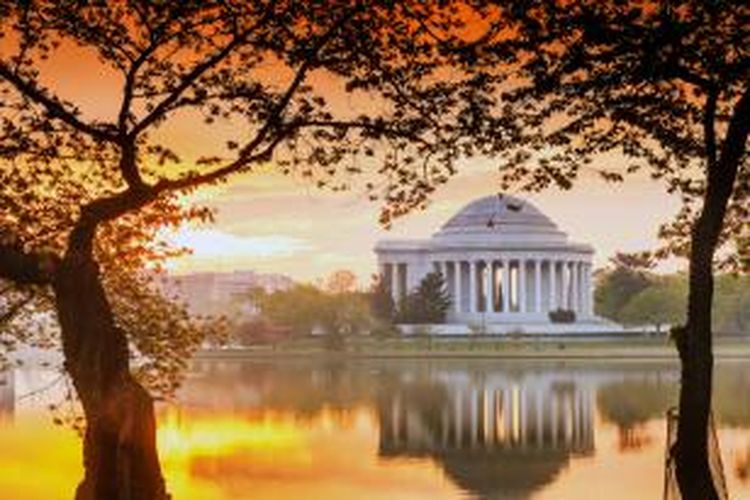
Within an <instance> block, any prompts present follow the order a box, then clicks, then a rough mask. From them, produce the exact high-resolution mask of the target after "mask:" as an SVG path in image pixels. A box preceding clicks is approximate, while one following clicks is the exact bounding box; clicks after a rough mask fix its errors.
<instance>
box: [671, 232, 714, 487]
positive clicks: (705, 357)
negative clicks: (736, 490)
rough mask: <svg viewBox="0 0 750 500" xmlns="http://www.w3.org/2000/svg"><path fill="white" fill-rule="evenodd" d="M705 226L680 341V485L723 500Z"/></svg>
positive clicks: (693, 257)
mask: <svg viewBox="0 0 750 500" xmlns="http://www.w3.org/2000/svg"><path fill="white" fill-rule="evenodd" d="M701 228H702V224H701V223H700V222H699V223H698V225H697V226H696V230H695V231H694V235H693V245H692V249H691V254H690V278H689V280H690V291H689V296H688V320H687V325H686V327H685V330H684V332H683V338H681V339H680V340H679V342H678V346H679V351H680V360H681V362H682V384H681V386H680V403H679V420H678V427H677V481H678V483H679V486H680V492H681V493H682V497H683V498H684V499H686V500H689V499H701V500H704V499H705V500H710V499H715V498H718V495H717V493H716V489H715V487H714V483H713V478H712V476H711V469H710V465H709V459H708V456H709V455H708V421H709V413H710V411H711V392H712V387H711V383H712V375H713V351H712V342H711V303H712V297H713V275H712V272H713V269H712V260H713V247H711V246H710V245H707V244H706V240H705V239H704V238H705V235H704V234H703V232H702V230H701Z"/></svg>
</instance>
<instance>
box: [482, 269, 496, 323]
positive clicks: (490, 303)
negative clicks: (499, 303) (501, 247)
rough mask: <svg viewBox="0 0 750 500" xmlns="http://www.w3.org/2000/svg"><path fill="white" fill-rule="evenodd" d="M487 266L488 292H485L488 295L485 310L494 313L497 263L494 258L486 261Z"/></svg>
mask: <svg viewBox="0 0 750 500" xmlns="http://www.w3.org/2000/svg"><path fill="white" fill-rule="evenodd" d="M486 262H487V263H486V268H487V280H486V283H487V288H486V290H487V293H486V294H485V297H486V307H485V308H484V311H485V312H488V313H494V312H495V269H494V267H495V263H494V261H493V260H492V259H488V260H487V261H486Z"/></svg>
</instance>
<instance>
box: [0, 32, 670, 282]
mask: <svg viewBox="0 0 750 500" xmlns="http://www.w3.org/2000/svg"><path fill="white" fill-rule="evenodd" d="M4 45H5V46H3V45H1V44H0V56H3V57H6V56H7V55H8V51H9V50H10V49H9V46H8V45H9V44H8V43H7V42H6V43H5V44H4ZM41 70H42V71H41V81H42V82H43V83H44V84H45V85H46V86H47V87H48V88H50V89H53V90H54V91H55V93H56V94H57V95H58V96H60V97H62V98H65V99H69V100H70V101H72V102H75V103H76V104H78V106H79V109H80V110H81V113H82V116H83V117H85V118H88V119H92V120H96V119H106V120H112V119H113V117H115V116H116V114H117V110H118V106H119V91H120V90H121V81H122V80H121V76H120V75H119V74H117V73H115V72H113V71H112V70H111V69H109V68H108V67H107V65H105V64H102V62H101V61H100V60H97V58H96V56H95V55H94V54H92V53H87V52H85V50H84V49H81V48H78V47H66V46H63V47H62V48H61V49H60V50H59V51H58V53H57V54H56V56H55V57H54V58H53V59H52V60H50V61H49V62H48V63H45V64H44V65H43V66H42V68H41ZM274 71H276V70H275V69H274ZM317 76H318V77H319V76H320V75H317ZM284 77H285V74H284V72H283V71H280V72H277V73H275V74H274V78H280V79H284ZM315 77H316V75H313V78H315ZM330 90H331V92H329V95H331V94H332V95H333V96H334V99H336V100H337V101H338V102H337V103H336V105H337V107H341V108H349V109H344V112H345V113H346V112H353V113H357V112H359V111H361V110H362V108H361V107H360V108H357V106H366V105H367V104H366V103H365V104H363V103H361V102H360V103H358V102H357V101H356V100H354V99H350V98H348V97H338V93H339V90H337V89H335V88H332V89H330ZM235 128H236V124H232V123H221V122H217V123H216V124H214V125H212V126H207V125H205V124H203V123H202V122H201V120H200V118H199V117H197V116H189V115H187V116H184V117H180V119H178V120H172V121H171V122H169V123H167V124H166V125H165V126H163V127H162V128H161V129H160V130H159V135H160V136H163V138H165V139H167V140H166V141H165V143H168V144H170V145H172V146H175V149H176V150H177V152H178V153H180V154H182V158H183V159H184V160H185V164H184V165H185V166H188V167H190V166H192V164H191V158H196V157H198V156H200V155H202V154H212V153H213V152H214V151H215V148H216V147H217V144H219V145H221V144H223V143H224V140H225V138H226V137H227V136H231V135H232V132H236V130H234V129H235ZM235 135H236V134H235ZM601 162H602V164H603V165H604V164H607V165H612V164H613V163H615V164H624V163H625V160H624V158H621V157H617V156H611V157H607V158H602V159H601ZM497 181H498V178H497V174H496V162H492V161H490V160H472V161H471V162H470V163H464V164H463V165H462V167H461V169H460V172H459V174H458V175H457V176H456V177H454V178H453V180H452V181H451V182H449V184H448V185H446V186H443V187H441V188H440V189H439V190H438V192H437V193H436V195H435V196H434V201H433V203H432V204H431V205H430V206H429V207H428V209H427V210H426V211H424V212H419V213H413V214H411V215H409V216H407V217H404V218H402V219H399V220H397V221H396V222H395V223H394V226H393V228H392V229H391V230H390V231H385V230H383V229H382V228H380V227H378V223H377V217H378V210H379V206H378V204H377V202H370V201H368V200H367V196H366V194H365V190H364V189H360V188H359V187H358V186H357V182H356V180H355V181H354V182H353V186H352V189H351V190H350V191H348V192H344V193H331V192H324V191H320V190H318V189H316V188H315V187H314V186H313V185H312V184H311V183H306V182H304V181H302V180H299V179H295V178H289V177H285V176H283V175H281V174H280V173H278V172H277V171H276V169H275V168H274V165H273V164H272V163H271V164H268V165H266V166H264V167H262V168H259V169H256V171H254V172H252V173H247V174H242V175H239V176H235V177H232V178H231V179H230V180H229V182H228V183H226V184H223V185H221V186H218V187H207V188H202V189H201V190H199V191H198V192H197V193H195V194H194V195H191V199H193V200H197V201H199V202H201V203H205V204H207V205H209V206H212V207H214V208H216V210H217V218H216V222H215V224H211V225H205V226H200V227H190V228H183V229H182V230H180V231H179V232H177V233H176V234H169V235H167V237H168V238H169V239H171V240H173V241H174V242H176V243H179V244H184V245H186V246H190V247H192V248H193V249H194V253H193V255H191V256H187V257H183V258H181V259H179V260H176V261H173V262H172V263H171V265H170V268H171V270H172V271H173V272H175V273H186V272H195V271H232V270H257V271H262V272H280V273H284V274H287V275H289V276H291V277H292V278H295V279H299V280H314V279H316V278H320V277H324V276H326V275H327V274H329V273H330V272H331V271H333V270H337V269H351V270H353V271H354V272H356V273H357V274H358V275H359V277H360V279H361V280H362V281H363V282H366V281H367V280H368V277H369V275H370V274H372V273H373V272H374V271H375V255H374V253H373V246H374V244H375V242H376V241H377V240H378V239H380V238H397V237H410V238H421V237H427V236H429V235H430V234H431V233H433V232H434V231H435V230H437V229H438V228H439V227H440V225H441V224H442V223H444V222H445V221H446V220H447V219H448V218H449V217H450V216H451V215H452V214H453V213H454V212H455V211H457V210H459V209H460V208H461V207H462V206H463V205H465V204H466V203H468V202H469V201H471V200H473V199H475V198H478V197H481V196H486V195H489V194H494V193H496V192H497V189H498V187H497V186H498V182H497ZM513 194H518V193H513ZM521 196H527V197H528V199H530V200H532V201H533V202H534V203H535V204H536V205H537V206H538V207H539V208H540V209H541V210H542V211H543V212H545V213H546V214H547V215H548V216H550V217H551V218H552V219H553V220H554V221H555V222H556V223H557V224H558V225H559V226H560V228H561V229H563V230H564V231H567V232H568V234H569V236H570V238H571V239H573V240H576V241H581V242H587V243H590V244H592V245H593V246H594V248H595V250H596V257H595V264H596V265H597V266H601V265H603V264H605V263H606V261H607V259H608V258H609V257H611V256H612V255H613V254H614V253H615V252H616V251H639V250H646V249H649V248H653V247H654V245H655V244H656V241H657V240H656V231H657V228H658V225H659V223H660V222H663V221H666V220H668V219H669V218H670V217H671V216H672V215H673V214H674V213H675V212H676V210H677V208H678V205H679V200H678V199H677V198H674V197H670V196H669V195H667V194H666V192H665V189H664V186H663V185H662V184H661V183H660V182H656V181H651V180H650V179H649V178H648V177H647V176H646V175H643V176H641V177H637V176H636V177H629V178H627V180H626V182H625V183H624V184H619V185H610V184H606V183H604V182H603V181H602V180H600V179H599V177H598V176H596V175H595V174H594V173H591V172H589V173H586V172H585V171H584V173H583V175H582V178H581V179H580V180H579V182H578V183H577V184H576V185H575V187H574V189H573V190H571V191H567V192H561V191H554V190H551V191H547V192H543V193H540V194H534V195H523V194H522V195H521ZM682 266H684V263H683V262H677V263H671V264H670V265H668V266H663V268H665V269H674V268H675V267H682Z"/></svg>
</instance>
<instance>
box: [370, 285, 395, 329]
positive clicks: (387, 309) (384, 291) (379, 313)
mask: <svg viewBox="0 0 750 500" xmlns="http://www.w3.org/2000/svg"><path fill="white" fill-rule="evenodd" d="M370 311H371V313H372V316H373V317H374V318H375V319H377V320H378V321H382V322H383V323H387V324H390V323H393V320H394V318H395V316H396V304H395V303H394V302H393V297H392V296H391V291H390V290H389V289H388V286H386V282H385V280H384V279H382V277H380V276H374V277H373V283H372V287H371V288H370Z"/></svg>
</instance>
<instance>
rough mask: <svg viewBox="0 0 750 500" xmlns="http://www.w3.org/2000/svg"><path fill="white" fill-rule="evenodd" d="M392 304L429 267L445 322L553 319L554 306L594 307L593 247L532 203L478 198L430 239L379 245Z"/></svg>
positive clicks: (583, 313)
mask: <svg viewBox="0 0 750 500" xmlns="http://www.w3.org/2000/svg"><path fill="white" fill-rule="evenodd" d="M375 251H376V253H377V256H378V264H379V267H380V273H381V276H382V279H383V280H384V281H385V283H386V285H387V286H388V287H389V289H390V291H391V293H392V296H393V299H394V302H395V303H396V304H399V302H400V301H401V299H402V298H403V297H405V296H406V294H408V293H409V292H410V291H412V290H413V289H415V288H416V287H417V286H418V285H419V283H420V281H421V280H422V279H423V278H424V277H425V276H426V275H427V274H428V273H429V272H433V271H434V272H439V273H441V274H442V275H443V278H444V281H445V285H446V289H447V290H446V291H447V293H448V295H449V296H450V298H451V310H450V313H449V315H448V323H453V324H467V325H468V324H477V323H481V324H483V325H491V324H519V323H520V324H526V323H529V324H537V325H538V324H540V323H550V317H549V313H550V311H557V310H560V309H562V310H566V311H573V312H574V313H575V317H576V322H577V323H581V322H587V321H589V322H590V321H596V320H598V318H595V316H594V313H593V293H592V291H593V283H592V258H593V254H594V250H593V248H592V247H591V246H590V245H587V244H581V243H574V242H570V241H569V240H568V237H567V235H566V234H565V233H564V232H562V231H561V230H559V229H558V227H557V226H556V225H555V223H554V222H552V221H551V220H550V219H549V218H548V217H547V216H546V215H544V214H543V213H542V212H541V211H539V210H538V209H537V208H536V207H534V206H533V205H532V204H531V203H529V202H528V201H525V200H522V199H519V198H516V197H512V196H507V195H494V196H488V197H485V198H481V199H479V200H476V201H474V202H472V203H470V204H468V205H467V206H466V207H464V208H463V209H462V210H460V211H459V212H458V213H457V214H456V215H455V216H453V217H452V218H451V219H450V220H449V221H448V222H447V223H446V224H445V225H443V227H442V228H441V229H440V230H439V231H438V232H437V233H435V234H434V235H433V236H432V237H431V238H430V239H428V240H387V241H381V242H379V243H378V245H377V246H376V249H375Z"/></svg>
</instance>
